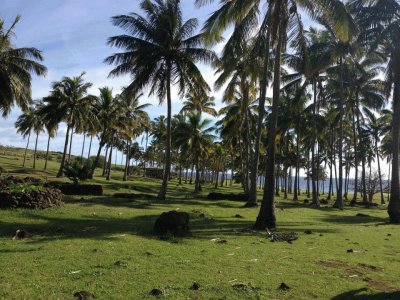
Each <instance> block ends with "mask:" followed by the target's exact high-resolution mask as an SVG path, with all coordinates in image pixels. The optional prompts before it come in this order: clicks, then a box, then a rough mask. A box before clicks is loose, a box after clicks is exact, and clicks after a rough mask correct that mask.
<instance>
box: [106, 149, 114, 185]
mask: <svg viewBox="0 0 400 300" xmlns="http://www.w3.org/2000/svg"><path fill="white" fill-rule="evenodd" d="M112 152H113V147H112V146H110V154H109V155H110V156H109V159H108V166H107V177H106V180H110V176H111V165H112Z"/></svg>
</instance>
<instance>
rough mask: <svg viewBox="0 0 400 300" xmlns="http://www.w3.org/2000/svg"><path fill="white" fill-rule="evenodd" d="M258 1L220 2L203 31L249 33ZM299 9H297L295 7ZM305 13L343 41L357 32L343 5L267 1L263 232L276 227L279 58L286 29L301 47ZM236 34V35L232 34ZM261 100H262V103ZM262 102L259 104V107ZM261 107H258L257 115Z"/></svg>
mask: <svg viewBox="0 0 400 300" xmlns="http://www.w3.org/2000/svg"><path fill="white" fill-rule="evenodd" d="M196 2H197V3H198V4H204V3H209V2H211V1H210V0H196ZM260 2H261V1H260V0H251V1H249V0H234V1H223V2H222V7H221V8H220V9H218V10H217V11H216V12H215V13H214V14H213V15H211V17H210V18H209V20H208V21H207V22H206V31H208V33H209V35H210V36H213V37H216V38H218V37H219V34H220V33H221V31H222V30H224V29H225V28H226V27H227V26H228V25H231V24H240V25H243V26H240V25H236V28H240V31H241V32H242V33H243V34H248V33H249V32H252V29H254V27H255V25H256V24H257V21H256V19H257V14H258V12H259V11H262V10H259V5H260ZM298 6H299V7H298ZM300 7H302V8H305V10H306V11H307V12H308V13H309V14H310V15H311V16H312V17H314V18H316V17H320V16H321V15H324V16H326V17H327V19H328V20H329V21H330V22H331V24H332V25H333V27H334V29H335V31H336V32H337V33H338V35H339V36H340V37H341V39H343V40H349V35H351V34H353V33H354V32H355V31H356V28H355V25H354V24H353V22H352V19H351V16H350V15H349V14H348V13H347V9H346V7H345V5H344V4H343V3H342V2H341V1H339V0H328V1H326V0H318V1H312V2H311V1H288V0H283V1H281V0H273V1H268V9H267V13H266V16H265V17H264V18H262V20H264V21H263V22H262V24H263V25H264V26H260V28H262V29H264V30H263V31H261V32H260V35H259V36H261V37H266V36H268V37H270V39H265V40H264V41H266V44H267V45H268V46H265V47H264V49H268V51H265V57H263V60H264V67H265V69H264V70H263V71H264V74H265V75H264V76H266V74H267V68H268V64H266V62H267V57H268V55H269V42H271V45H273V48H274V51H275V62H274V81H273V99H272V112H271V116H270V120H269V125H268V129H269V141H268V147H267V155H268V159H267V164H266V176H265V178H266V186H268V188H266V189H265V190H264V196H263V202H262V205H261V208H260V213H259V215H258V217H257V221H256V224H255V227H256V228H260V229H265V228H266V227H269V228H274V227H275V222H276V221H275V219H276V217H275V208H274V186H275V135H276V126H277V119H278V110H279V98H280V84H281V82H280V71H281V54H282V51H283V50H284V49H285V47H286V42H287V35H286V34H287V29H288V28H290V34H289V39H293V40H295V41H297V43H296V44H295V46H296V47H298V48H302V47H304V38H303V36H304V34H303V24H302V21H301V17H300V15H299V9H298V8H300ZM266 33H267V34H266ZM234 34H235V33H234ZM239 36H240V39H236V40H237V41H239V40H241V41H247V39H246V38H243V35H239V34H238V37H239ZM263 82H264V86H263V87H261V93H263V95H266V93H264V91H265V90H266V87H267V85H266V82H267V81H266V80H264V81H263ZM262 98H263V97H261V100H262ZM261 102H262V101H260V103H261ZM263 110H264V107H260V115H261V116H262V113H261V112H263Z"/></svg>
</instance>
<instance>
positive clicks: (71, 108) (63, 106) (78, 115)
mask: <svg viewBox="0 0 400 300" xmlns="http://www.w3.org/2000/svg"><path fill="white" fill-rule="evenodd" d="M84 75H85V73H84V72H82V73H81V74H80V75H79V76H76V77H72V78H71V77H63V78H62V80H61V81H58V82H54V83H53V84H52V91H51V92H50V95H49V96H48V97H45V98H44V99H43V101H44V103H45V105H44V107H43V109H42V112H43V113H44V115H45V116H47V118H48V120H53V121H54V122H56V123H60V122H65V123H66V124H67V132H66V135H65V143H64V151H63V156H62V159H61V165H60V169H59V171H58V173H57V177H63V176H64V165H65V160H66V155H67V149H68V143H69V138H70V132H73V130H74V129H75V128H82V127H83V124H84V123H95V122H96V115H95V114H94V113H93V111H92V110H91V109H90V107H91V105H92V104H93V103H94V101H95V99H96V97H94V96H92V95H90V94H89V93H88V90H89V88H90V87H91V86H92V84H91V83H89V82H85V81H84V78H83V76H84ZM71 142H72V134H71ZM71 142H70V143H71Z"/></svg>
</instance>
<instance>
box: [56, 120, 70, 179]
mask: <svg viewBox="0 0 400 300" xmlns="http://www.w3.org/2000/svg"><path fill="white" fill-rule="evenodd" d="M69 131H70V127H69V125H68V126H67V133H66V134H65V143H64V152H63V156H62V159H61V165H60V169H59V170H58V173H57V177H58V178H60V177H64V165H65V158H66V155H67V149H68V141H69Z"/></svg>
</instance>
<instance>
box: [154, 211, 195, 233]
mask: <svg viewBox="0 0 400 300" xmlns="http://www.w3.org/2000/svg"><path fill="white" fill-rule="evenodd" d="M154 231H155V232H156V233H159V234H168V233H171V234H174V235H182V234H185V233H187V232H188V231H189V214H188V213H186V212H178V211H175V210H172V211H169V212H164V213H162V214H161V215H160V216H159V217H158V218H157V220H156V222H155V224H154Z"/></svg>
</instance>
